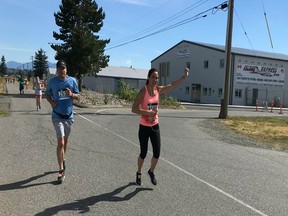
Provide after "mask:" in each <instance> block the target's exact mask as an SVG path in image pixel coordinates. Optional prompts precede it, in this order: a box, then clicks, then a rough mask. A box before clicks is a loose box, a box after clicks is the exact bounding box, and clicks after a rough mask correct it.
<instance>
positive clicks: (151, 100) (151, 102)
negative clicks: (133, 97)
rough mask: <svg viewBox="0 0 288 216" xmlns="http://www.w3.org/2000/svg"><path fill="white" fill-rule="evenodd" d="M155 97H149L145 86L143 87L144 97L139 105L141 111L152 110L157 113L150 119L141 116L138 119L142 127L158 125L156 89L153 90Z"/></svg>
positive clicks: (157, 95) (146, 116)
mask: <svg viewBox="0 0 288 216" xmlns="http://www.w3.org/2000/svg"><path fill="white" fill-rule="evenodd" d="M154 92H155V95H154V96H150V95H149V92H148V89H147V85H145V96H144V99H143V101H142V103H141V105H140V107H141V109H143V110H154V111H156V112H157V114H156V116H154V117H151V116H148V115H141V117H140V124H141V125H144V126H148V127H151V126H154V125H156V124H158V106H159V92H158V89H157V88H156V89H155V91H154Z"/></svg>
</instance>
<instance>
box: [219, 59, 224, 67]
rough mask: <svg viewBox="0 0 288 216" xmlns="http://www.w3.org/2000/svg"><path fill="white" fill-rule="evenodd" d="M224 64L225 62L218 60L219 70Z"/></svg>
mask: <svg viewBox="0 0 288 216" xmlns="http://www.w3.org/2000/svg"><path fill="white" fill-rule="evenodd" d="M224 63H225V60H224V59H220V60H219V67H220V68H224Z"/></svg>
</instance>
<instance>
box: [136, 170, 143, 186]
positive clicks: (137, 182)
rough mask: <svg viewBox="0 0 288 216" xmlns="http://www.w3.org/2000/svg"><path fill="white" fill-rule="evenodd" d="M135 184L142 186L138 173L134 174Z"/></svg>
mask: <svg viewBox="0 0 288 216" xmlns="http://www.w3.org/2000/svg"><path fill="white" fill-rule="evenodd" d="M136 184H137V185H142V181H141V173H138V172H136Z"/></svg>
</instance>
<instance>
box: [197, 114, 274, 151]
mask: <svg viewBox="0 0 288 216" xmlns="http://www.w3.org/2000/svg"><path fill="white" fill-rule="evenodd" d="M198 126H199V127H201V128H202V129H203V130H205V131H206V132H207V133H208V134H210V135H211V136H212V137H214V138H216V139H218V140H221V141H223V142H225V143H229V144H233V145H242V146H249V147H254V148H264V149H271V147H269V146H268V145H265V143H258V142H257V141H255V140H253V139H252V138H249V137H247V136H245V135H242V134H239V133H236V132H234V131H232V130H231V129H230V128H229V127H227V126H225V125H223V124H222V123H221V119H205V120H203V121H201V122H200V123H199V125H198Z"/></svg>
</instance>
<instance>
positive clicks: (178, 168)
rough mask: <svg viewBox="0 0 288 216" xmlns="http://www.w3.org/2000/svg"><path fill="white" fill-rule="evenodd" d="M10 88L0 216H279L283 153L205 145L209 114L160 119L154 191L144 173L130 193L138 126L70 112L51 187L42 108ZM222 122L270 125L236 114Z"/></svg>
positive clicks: (167, 114)
mask: <svg viewBox="0 0 288 216" xmlns="http://www.w3.org/2000/svg"><path fill="white" fill-rule="evenodd" d="M17 88H18V87H17V84H9V85H8V90H9V97H10V103H11V106H10V108H11V115H10V116H9V117H5V118H0V130H1V135H0V138H1V143H0V149H1V151H0V158H1V166H0V175H1V178H0V215H9V216H11V215H45V216H46V215H79V214H84V215H108V216H110V215H128V216H129V215H131V216H132V215H133V216H135V215H149V216H150V215H157V216H158V215H159V216H164V215H165V216H167V215H175V216H176V215H193V216H214V215H219V216H223V215H227V216H231V215H233V216H236V215H238V216H253V215H262V216H264V215H273V216H275V215H279V216H281V215H283V216H286V215H287V214H288V205H287V203H288V186H287V179H288V174H287V169H288V168H287V167H288V157H287V153H284V152H276V151H271V150H265V149H260V148H253V147H247V146H239V145H235V144H234V143H227V142H224V141H221V140H218V139H217V138H214V137H212V136H210V135H209V134H208V133H207V131H206V130H203V128H202V127H201V126H199V125H201V124H202V122H203V120H205V121H206V120H207V119H208V120H209V119H215V118H217V117H218V114H219V109H218V108H214V109H213V108H209V109H204V108H193V109H187V110H161V111H160V124H161V137H162V155H161V157H162V158H161V160H160V162H159V166H158V167H157V170H156V172H155V174H156V177H157V180H158V185H157V186H154V185H152V184H151V183H150V181H149V178H148V176H147V175H145V173H143V174H144V175H143V185H142V186H140V187H139V186H136V185H135V184H134V180H135V172H136V159H137V156H138V154H139V146H138V138H137V131H138V118H139V117H138V116H136V115H134V114H132V113H131V112H130V110H128V109H104V108H77V107H75V112H76V113H77V115H76V119H75V124H74V126H73V134H72V135H71V137H70V143H69V149H68V155H67V174H66V180H65V182H64V184H62V185H57V184H56V183H55V179H56V176H57V174H56V172H57V168H58V167H57V163H56V138H55V132H54V129H53V127H52V123H51V119H50V112H51V109H50V107H49V105H48V103H47V101H43V105H42V107H43V108H42V109H41V110H40V111H38V112H37V111H36V110H35V99H34V96H33V91H32V90H28V91H26V92H25V95H19V94H18V91H17ZM1 100H2V101H3V100H4V99H3V98H2V99H1ZM229 115H271V116H279V114H277V113H267V112H266V113H264V112H255V111H253V110H243V109H233V110H232V111H229ZM284 115H285V114H284ZM150 158H151V153H149V155H148V157H147V160H146V161H145V165H144V171H146V170H148V167H149V162H150Z"/></svg>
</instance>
